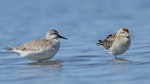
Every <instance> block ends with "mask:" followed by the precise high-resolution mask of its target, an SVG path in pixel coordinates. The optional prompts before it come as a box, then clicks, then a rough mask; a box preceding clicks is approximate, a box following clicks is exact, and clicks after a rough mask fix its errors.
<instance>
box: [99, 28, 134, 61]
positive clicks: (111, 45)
mask: <svg viewBox="0 0 150 84" xmlns="http://www.w3.org/2000/svg"><path fill="white" fill-rule="evenodd" d="M97 44H98V46H101V47H103V48H104V49H105V50H106V51H108V52H109V53H110V54H112V55H115V58H116V56H117V55H120V54H123V53H124V52H126V51H127V50H128V49H129V47H130V44H131V39H130V34H129V30H128V29H127V28H120V29H119V30H118V31H117V32H116V33H114V34H110V35H108V36H107V37H106V38H105V39H104V40H99V42H98V43H97Z"/></svg>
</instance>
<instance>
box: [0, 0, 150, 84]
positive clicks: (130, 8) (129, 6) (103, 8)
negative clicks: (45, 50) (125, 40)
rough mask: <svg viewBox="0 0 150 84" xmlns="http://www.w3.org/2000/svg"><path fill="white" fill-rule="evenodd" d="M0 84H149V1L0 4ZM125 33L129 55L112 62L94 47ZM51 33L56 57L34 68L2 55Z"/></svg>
mask: <svg viewBox="0 0 150 84" xmlns="http://www.w3.org/2000/svg"><path fill="white" fill-rule="evenodd" d="M0 12H1V13H0V29H1V31H0V45H1V46H0V57H1V59H0V70H1V71H0V83H2V84H27V83H36V84H42V83H51V84H99V83H102V84H104V83H111V84H148V83H149V82H150V72H149V69H150V57H149V55H150V48H149V47H150V40H149V35H150V34H149V31H150V28H149V27H150V1H149V0H137V1H136V2H135V0H113V1H112V0H1V1H0ZM120 27H127V28H129V30H130V31H131V34H132V44H131V47H130V49H129V50H128V51H127V52H126V53H124V54H122V55H121V56H119V58H120V59H117V60H114V57H113V56H111V55H109V54H108V53H107V52H106V51H104V50H103V49H102V48H99V47H97V46H96V42H97V41H98V40H99V39H104V38H105V37H106V36H107V35H108V34H110V33H114V32H115V31H116V30H117V29H118V28H120ZM51 28H55V29H57V30H58V31H59V33H60V34H61V35H63V36H65V37H67V38H68V39H69V40H61V48H60V50H59V52H58V53H57V55H56V56H55V57H53V58H52V59H50V60H48V61H46V62H43V63H41V62H34V61H31V60H27V59H23V58H21V57H20V56H18V55H16V54H13V53H9V52H7V51H6V50H5V48H6V47H7V46H10V45H19V44H22V43H24V42H26V41H29V40H31V39H36V38H40V37H44V35H45V33H46V31H47V30H49V29H51Z"/></svg>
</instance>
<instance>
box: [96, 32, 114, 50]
mask: <svg viewBox="0 0 150 84" xmlns="http://www.w3.org/2000/svg"><path fill="white" fill-rule="evenodd" d="M115 36H116V33H114V34H110V35H109V36H107V37H106V39H104V40H99V43H97V44H98V45H99V46H101V47H104V48H105V49H106V50H107V49H109V48H110V47H111V46H112V44H113V42H114V40H115Z"/></svg>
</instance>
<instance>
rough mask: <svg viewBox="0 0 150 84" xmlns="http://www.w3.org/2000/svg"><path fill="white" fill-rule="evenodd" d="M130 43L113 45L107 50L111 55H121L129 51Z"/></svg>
mask: <svg viewBox="0 0 150 84" xmlns="http://www.w3.org/2000/svg"><path fill="white" fill-rule="evenodd" d="M129 46H130V41H129V42H127V43H121V44H115V45H114V46H112V47H111V48H110V49H109V52H110V53H111V54H113V55H120V54H123V53H124V52H125V51H127V50H128V49H129Z"/></svg>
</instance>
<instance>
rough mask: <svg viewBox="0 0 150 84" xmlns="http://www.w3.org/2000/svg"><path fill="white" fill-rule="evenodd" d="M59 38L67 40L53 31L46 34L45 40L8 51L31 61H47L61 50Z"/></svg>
mask: <svg viewBox="0 0 150 84" xmlns="http://www.w3.org/2000/svg"><path fill="white" fill-rule="evenodd" d="M58 38H63V39H67V38H65V37H63V36H60V35H59V33H58V32H57V31H56V30H55V29H52V30H49V31H48V32H47V33H46V36H45V38H40V39H36V40H32V41H29V42H27V43H24V44H22V45H19V46H12V47H9V48H8V49H9V50H10V51H11V52H14V53H17V54H19V55H20V56H21V57H23V58H27V59H30V60H36V61H42V60H47V59H50V58H52V57H53V56H54V55H55V54H56V53H57V51H58V50H59V47H60V42H59V40H58Z"/></svg>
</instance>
